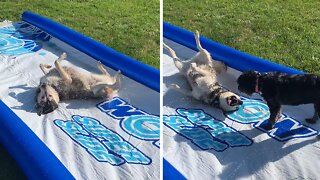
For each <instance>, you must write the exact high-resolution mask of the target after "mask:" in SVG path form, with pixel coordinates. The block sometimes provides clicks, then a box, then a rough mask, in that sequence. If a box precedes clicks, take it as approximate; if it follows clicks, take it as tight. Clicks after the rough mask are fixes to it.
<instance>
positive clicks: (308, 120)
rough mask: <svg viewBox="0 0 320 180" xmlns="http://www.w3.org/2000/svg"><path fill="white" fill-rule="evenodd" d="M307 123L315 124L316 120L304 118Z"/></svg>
mask: <svg viewBox="0 0 320 180" xmlns="http://www.w3.org/2000/svg"><path fill="white" fill-rule="evenodd" d="M306 121H307V123H310V124H315V123H316V122H317V119H314V118H307V119H306Z"/></svg>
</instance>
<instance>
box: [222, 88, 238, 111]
mask: <svg viewBox="0 0 320 180" xmlns="http://www.w3.org/2000/svg"><path fill="white" fill-rule="evenodd" d="M242 104H243V102H242V101H241V99H240V97H239V96H238V95H236V94H234V93H232V92H230V91H227V92H224V93H221V94H220V97H219V106H220V108H221V109H222V110H223V112H225V113H230V112H233V111H237V110H238V109H239V108H240V106H241V105H242Z"/></svg>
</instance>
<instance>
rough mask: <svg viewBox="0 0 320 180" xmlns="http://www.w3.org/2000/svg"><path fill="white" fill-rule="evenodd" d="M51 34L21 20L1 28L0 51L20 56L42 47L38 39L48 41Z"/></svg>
mask: <svg viewBox="0 0 320 180" xmlns="http://www.w3.org/2000/svg"><path fill="white" fill-rule="evenodd" d="M50 38H51V37H50V35H48V34H47V33H45V32H43V31H41V30H40V29H38V28H36V27H35V26H32V25H30V24H27V23H24V22H21V23H15V24H14V25H13V26H8V27H2V28H0V53H1V54H4V55H9V56H14V57H16V56H19V55H23V54H28V53H32V52H36V51H38V50H40V49H41V47H42V46H41V43H40V42H39V41H38V40H42V41H48V40H49V39H50Z"/></svg>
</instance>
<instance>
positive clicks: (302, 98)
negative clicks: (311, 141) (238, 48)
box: [237, 71, 320, 129]
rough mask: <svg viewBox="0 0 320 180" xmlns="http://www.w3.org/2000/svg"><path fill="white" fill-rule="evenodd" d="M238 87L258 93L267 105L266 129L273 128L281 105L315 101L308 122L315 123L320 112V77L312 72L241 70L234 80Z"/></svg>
mask: <svg viewBox="0 0 320 180" xmlns="http://www.w3.org/2000/svg"><path fill="white" fill-rule="evenodd" d="M237 82H238V89H239V91H241V92H244V93H246V94H248V95H251V94H253V93H261V96H262V97H263V98H264V99H265V100H266V101H267V104H268V106H269V109H270V119H269V124H268V126H267V127H266V128H267V129H272V127H273V125H274V124H275V123H276V122H277V120H278V119H279V118H280V115H281V105H299V104H309V103H313V104H314V109H315V113H314V116H313V117H312V118H310V119H306V121H307V122H308V123H312V124H313V123H316V121H317V120H318V115H320V77H319V76H317V75H313V74H295V75H290V74H284V73H276V72H268V73H259V72H257V71H247V72H244V73H243V74H242V75H240V77H239V78H238V80H237Z"/></svg>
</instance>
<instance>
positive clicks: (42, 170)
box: [0, 101, 74, 180]
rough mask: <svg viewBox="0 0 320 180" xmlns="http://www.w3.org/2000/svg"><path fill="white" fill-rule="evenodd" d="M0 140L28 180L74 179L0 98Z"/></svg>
mask: <svg viewBox="0 0 320 180" xmlns="http://www.w3.org/2000/svg"><path fill="white" fill-rule="evenodd" d="M0 110H1V116H0V122H1V126H2V127H1V128H2V130H1V131H0V143H1V144H2V145H3V146H4V147H5V148H6V149H7V151H8V152H9V153H10V155H11V156H12V157H13V158H14V160H15V161H16V162H17V164H18V165H19V167H20V168H21V170H22V171H23V172H24V174H25V175H26V176H27V177H28V179H39V180H43V179H52V180H56V179H74V177H73V176H72V175H71V173H70V172H69V171H68V170H67V169H66V167H64V166H63V164H62V163H61V162H60V161H59V160H58V158H57V157H56V156H55V155H54V154H53V153H52V152H51V151H50V150H49V149H48V147H47V146H46V145H45V144H44V143H43V142H42V141H41V140H40V139H39V138H38V137H37V135H35V134H34V132H33V131H32V130H31V129H30V128H29V127H28V126H27V125H26V124H25V123H24V122H23V121H21V119H20V118H19V117H18V116H17V115H16V114H15V113H14V112H13V111H12V110H11V109H10V108H9V107H7V106H6V105H5V104H4V103H3V102H2V101H0Z"/></svg>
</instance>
